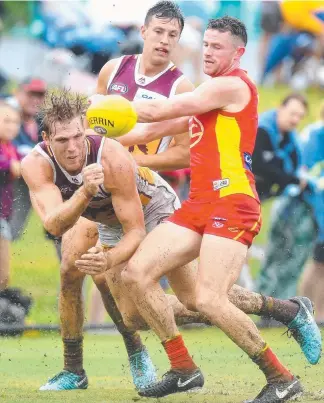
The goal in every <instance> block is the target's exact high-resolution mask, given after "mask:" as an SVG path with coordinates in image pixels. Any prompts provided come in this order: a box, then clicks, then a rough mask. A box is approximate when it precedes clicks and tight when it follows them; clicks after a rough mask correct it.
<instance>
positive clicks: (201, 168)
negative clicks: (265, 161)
mask: <svg viewBox="0 0 324 403" xmlns="http://www.w3.org/2000/svg"><path fill="white" fill-rule="evenodd" d="M230 75H231V76H238V77H240V78H241V79H242V80H243V81H244V82H245V83H246V84H247V85H248V86H249V88H250V91H251V99H250V102H249V103H248V105H247V106H246V107H245V108H244V109H243V110H242V111H240V112H236V113H229V112H225V111H223V110H221V109H216V110H212V111H210V112H207V113H204V114H201V115H197V116H194V117H192V118H191V119H190V129H189V132H190V137H191V139H190V168H191V186H190V196H189V197H190V198H191V199H196V198H199V200H200V201H202V200H211V199H215V198H223V197H225V196H229V195H234V194H242V195H247V196H251V197H253V198H255V199H257V200H258V195H257V192H256V188H255V181H254V175H253V173H252V153H253V150H254V144H255V139H256V133H257V125H258V114H257V108H258V93H257V89H256V86H255V85H254V84H253V82H252V81H251V80H250V79H249V77H248V76H247V74H246V72H245V71H244V70H241V69H236V70H234V71H233V72H231V73H230Z"/></svg>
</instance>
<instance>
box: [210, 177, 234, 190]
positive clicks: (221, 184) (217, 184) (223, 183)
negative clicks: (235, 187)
mask: <svg viewBox="0 0 324 403" xmlns="http://www.w3.org/2000/svg"><path fill="white" fill-rule="evenodd" d="M229 183H230V180H229V179H219V180H217V181H213V190H215V191H216V190H219V189H222V188H225V187H227V186H229Z"/></svg>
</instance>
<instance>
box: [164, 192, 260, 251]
mask: <svg viewBox="0 0 324 403" xmlns="http://www.w3.org/2000/svg"><path fill="white" fill-rule="evenodd" d="M168 221H170V222H173V223H174V224H177V225H180V226H182V227H185V228H188V229H191V230H192V231H195V232H198V234H200V235H203V234H210V235H216V236H220V237H223V238H229V239H233V240H235V241H238V242H241V243H243V244H244V245H247V246H251V244H252V241H253V238H254V237H255V236H256V235H257V234H258V233H259V231H260V228H261V207H260V203H259V201H258V200H256V199H254V198H253V197H250V196H246V195H242V194H235V195H231V196H226V197H223V198H221V199H215V200H213V201H209V202H207V201H199V200H196V199H188V200H186V201H185V202H183V203H182V206H181V207H180V209H179V210H176V211H175V213H173V215H172V216H171V217H170V218H169V219H168Z"/></svg>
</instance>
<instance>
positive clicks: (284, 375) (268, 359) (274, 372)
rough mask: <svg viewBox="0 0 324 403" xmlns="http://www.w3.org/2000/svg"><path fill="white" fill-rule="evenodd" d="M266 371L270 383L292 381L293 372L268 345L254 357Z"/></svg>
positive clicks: (264, 371)
mask: <svg viewBox="0 0 324 403" xmlns="http://www.w3.org/2000/svg"><path fill="white" fill-rule="evenodd" d="M253 361H254V362H255V363H256V364H257V365H258V366H259V368H260V369H261V371H262V372H263V373H264V375H265V377H266V379H267V382H268V383H274V382H287V381H291V380H292V379H293V378H294V376H293V374H292V373H291V372H290V371H289V370H288V369H287V368H286V367H284V366H283V365H282V364H281V362H280V361H279V360H278V358H277V356H276V355H275V354H274V353H273V352H272V351H271V349H270V347H269V346H268V345H265V347H264V348H263V349H262V351H261V352H260V353H259V354H258V355H257V356H256V357H255V358H254V359H253Z"/></svg>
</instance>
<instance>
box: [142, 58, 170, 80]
mask: <svg viewBox="0 0 324 403" xmlns="http://www.w3.org/2000/svg"><path fill="white" fill-rule="evenodd" d="M169 64H170V60H167V61H166V62H165V63H163V64H159V65H156V64H153V63H152V62H151V60H150V58H149V57H147V56H146V55H145V54H144V53H143V54H142V56H141V59H140V63H139V69H138V72H139V73H140V74H142V75H143V76H146V77H154V76H156V75H157V74H159V73H161V72H162V71H164V70H165V69H166V68H167V67H168V66H169Z"/></svg>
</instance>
